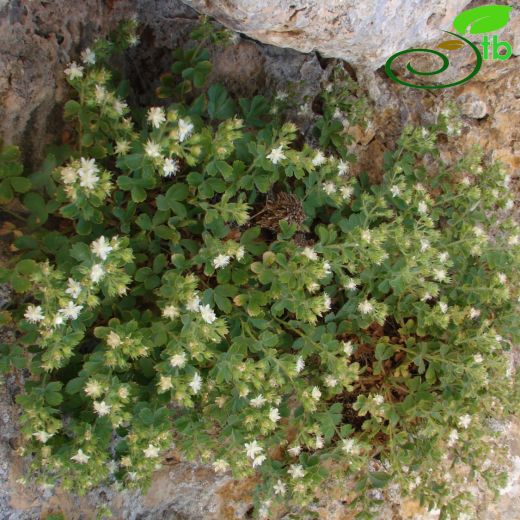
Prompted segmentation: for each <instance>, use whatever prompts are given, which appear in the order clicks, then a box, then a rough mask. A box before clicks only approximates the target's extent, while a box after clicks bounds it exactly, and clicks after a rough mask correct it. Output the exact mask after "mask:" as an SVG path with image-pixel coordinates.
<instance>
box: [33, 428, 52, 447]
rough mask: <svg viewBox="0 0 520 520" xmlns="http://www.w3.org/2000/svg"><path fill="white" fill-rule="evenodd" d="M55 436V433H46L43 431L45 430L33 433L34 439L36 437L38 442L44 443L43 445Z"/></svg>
mask: <svg viewBox="0 0 520 520" xmlns="http://www.w3.org/2000/svg"><path fill="white" fill-rule="evenodd" d="M53 435H54V433H47V432H46V431H43V430H40V431H39V432H36V433H33V437H35V438H36V440H38V441H40V442H42V443H43V444H45V443H46V442H47V441H48V440H49V439H50V438H51V437H52V436H53Z"/></svg>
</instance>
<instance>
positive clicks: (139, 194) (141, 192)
mask: <svg viewBox="0 0 520 520" xmlns="http://www.w3.org/2000/svg"><path fill="white" fill-rule="evenodd" d="M130 194H131V196H132V200H133V201H134V202H144V201H145V200H146V190H145V189H144V188H141V186H134V187H133V188H132V189H131V190H130Z"/></svg>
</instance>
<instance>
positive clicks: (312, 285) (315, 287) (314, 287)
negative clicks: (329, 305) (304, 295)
mask: <svg viewBox="0 0 520 520" xmlns="http://www.w3.org/2000/svg"><path fill="white" fill-rule="evenodd" d="M319 288H320V284H319V283H316V282H311V283H309V284H308V285H307V290H308V291H309V292H310V293H311V294H314V293H315V292H316V291H317V290H318V289H319Z"/></svg>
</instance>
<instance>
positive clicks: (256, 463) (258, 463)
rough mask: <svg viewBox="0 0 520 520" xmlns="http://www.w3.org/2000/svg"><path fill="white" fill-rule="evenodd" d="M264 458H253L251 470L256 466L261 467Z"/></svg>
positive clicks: (261, 456) (259, 456) (263, 456)
mask: <svg viewBox="0 0 520 520" xmlns="http://www.w3.org/2000/svg"><path fill="white" fill-rule="evenodd" d="M265 459H266V456H265V455H258V457H255V458H254V460H253V468H256V467H257V466H261V465H262V463H263V462H264V461H265Z"/></svg>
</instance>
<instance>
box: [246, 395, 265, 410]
mask: <svg viewBox="0 0 520 520" xmlns="http://www.w3.org/2000/svg"><path fill="white" fill-rule="evenodd" d="M265 403H266V398H265V397H264V396H263V395H262V394H259V395H257V396H256V397H255V398H254V399H251V400H250V401H249V404H250V405H251V406H252V407H253V408H260V407H261V406H263V405H264V404H265Z"/></svg>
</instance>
